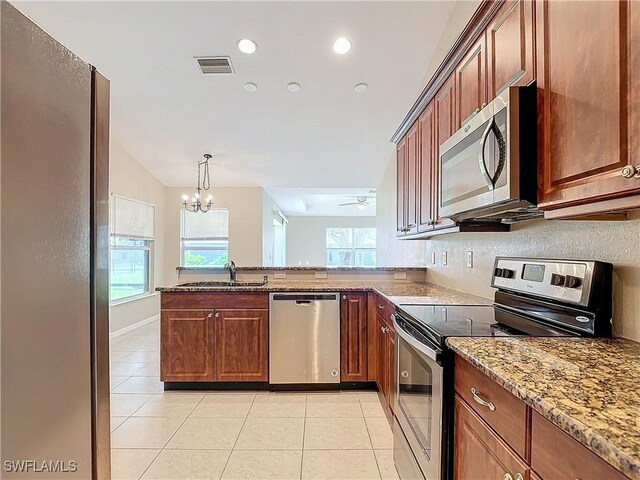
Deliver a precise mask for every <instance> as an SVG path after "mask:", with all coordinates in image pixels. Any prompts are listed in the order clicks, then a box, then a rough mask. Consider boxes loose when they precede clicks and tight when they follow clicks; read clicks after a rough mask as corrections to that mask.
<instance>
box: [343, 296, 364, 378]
mask: <svg viewBox="0 0 640 480" xmlns="http://www.w3.org/2000/svg"><path fill="white" fill-rule="evenodd" d="M367 346H368V345H367V294H366V293H347V294H345V295H343V296H342V303H341V305H340V380H341V381H343V382H359V381H366V380H367V358H368V357H367Z"/></svg>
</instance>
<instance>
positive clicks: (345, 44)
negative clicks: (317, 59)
mask: <svg viewBox="0 0 640 480" xmlns="http://www.w3.org/2000/svg"><path fill="white" fill-rule="evenodd" d="M349 50H351V42H350V41H349V40H347V39H346V38H344V37H340V38H339V39H337V40H336V41H335V42H334V43H333V51H334V52H336V53H338V54H340V55H344V54H345V53H347V52H348V51H349Z"/></svg>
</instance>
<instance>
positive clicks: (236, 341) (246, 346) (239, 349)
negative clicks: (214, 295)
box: [214, 309, 269, 382]
mask: <svg viewBox="0 0 640 480" xmlns="http://www.w3.org/2000/svg"><path fill="white" fill-rule="evenodd" d="M268 315H269V314H268V310H263V309H259V310H242V309H229V310H226V309H225V310H216V312H215V315H214V321H215V364H216V368H215V380H216V381H218V382H226V381H230V382H239V381H245V382H246V381H253V382H266V381H268V380H269V350H268V349H269V317H268Z"/></svg>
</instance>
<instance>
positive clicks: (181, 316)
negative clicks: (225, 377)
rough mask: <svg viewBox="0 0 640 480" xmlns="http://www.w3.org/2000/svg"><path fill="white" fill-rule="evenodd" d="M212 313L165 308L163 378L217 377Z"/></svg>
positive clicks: (208, 379) (201, 379) (192, 379)
mask: <svg viewBox="0 0 640 480" xmlns="http://www.w3.org/2000/svg"><path fill="white" fill-rule="evenodd" d="M213 317H214V314H213V311H212V310H166V311H164V310H163V311H162V315H161V329H160V330H161V337H162V338H161V340H162V342H161V344H162V351H161V357H160V372H161V373H160V380H162V381H163V382H211V381H213V380H214V365H213V355H212V352H213Z"/></svg>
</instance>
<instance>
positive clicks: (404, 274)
mask: <svg viewBox="0 0 640 480" xmlns="http://www.w3.org/2000/svg"><path fill="white" fill-rule="evenodd" d="M393 278H394V280H406V279H407V272H395V273H394V274H393Z"/></svg>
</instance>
